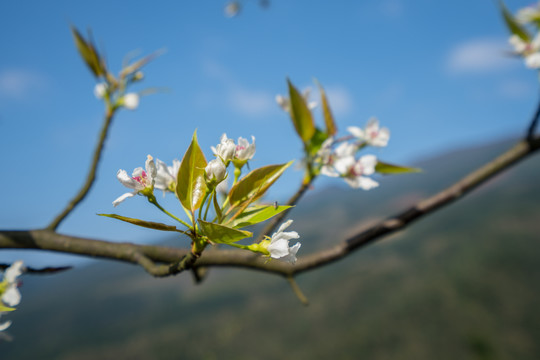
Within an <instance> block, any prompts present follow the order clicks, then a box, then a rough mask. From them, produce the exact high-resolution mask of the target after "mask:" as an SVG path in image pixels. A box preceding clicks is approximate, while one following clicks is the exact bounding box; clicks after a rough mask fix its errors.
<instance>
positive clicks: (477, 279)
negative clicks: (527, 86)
mask: <svg viewBox="0 0 540 360" xmlns="http://www.w3.org/2000/svg"><path fill="white" fill-rule="evenodd" d="M508 146H509V143H507V142H504V143H498V144H493V145H491V146H485V147H482V148H478V149H464V150H460V151H456V152H453V153H449V154H447V155H444V156H441V157H438V158H436V159H431V160H429V161H424V162H422V163H420V164H417V165H419V166H421V167H422V168H423V169H424V170H425V171H424V172H423V173H422V174H413V175H409V176H400V177H392V178H385V179H382V186H381V187H380V188H378V189H376V190H374V191H370V192H364V191H352V190H349V189H346V188H344V187H336V188H331V189H324V190H319V189H317V190H316V191H315V192H314V193H311V194H309V196H307V197H306V200H305V201H304V202H303V203H301V204H300V205H299V206H298V207H297V209H295V213H294V215H293V217H294V219H295V223H294V225H295V230H297V231H298V232H299V233H300V234H301V235H302V254H306V253H309V252H311V251H314V250H315V249H318V248H321V247H324V246H326V245H329V244H331V243H332V242H333V241H336V239H341V238H342V237H343V236H346V235H347V234H351V233H352V232H353V231H355V230H358V229H359V228H360V227H361V226H362V224H364V225H365V224H367V223H370V222H372V221H374V220H376V219H378V218H380V217H381V216H383V215H384V216H386V215H391V214H392V213H394V212H396V211H399V210H401V209H403V208H405V207H406V206H408V205H411V204H413V203H414V202H415V201H417V200H418V199H420V198H423V197H426V196H429V195H430V194H433V193H434V192H436V191H438V190H441V189H442V188H444V187H445V186H448V185H450V184H451V183H452V182H454V181H455V180H457V179H458V178H460V177H461V176H463V175H465V174H466V173H467V172H468V171H470V170H471V169H473V168H474V167H476V166H478V165H480V164H482V163H483V162H485V161H486V160H488V159H490V158H491V157H493V156H494V155H495V154H496V153H498V152H500V151H502V150H504V149H505V148H507V147H508ZM539 180H540V157H538V156H537V157H533V158H529V159H527V160H525V161H524V162H522V163H521V164H519V165H518V166H517V167H515V168H514V169H513V170H511V171H509V172H507V173H504V174H502V175H501V176H499V177H498V178H496V179H495V180H493V181H491V182H490V183H489V184H487V185H486V186H485V187H484V188H482V189H479V190H478V191H477V192H475V193H474V194H472V195H471V196H469V197H467V198H466V199H463V200H461V201H459V202H458V203H455V204H453V205H451V206H449V207H448V208H445V209H443V210H441V211H439V212H437V213H436V214H433V215H430V216H429V217H428V218H426V219H424V220H421V221H420V222H418V223H416V224H414V225H413V226H411V227H410V228H409V229H407V230H406V231H404V232H402V233H400V234H397V235H394V236H392V237H391V238H388V239H385V240H383V241H381V242H379V243H377V244H375V245H372V246H370V247H368V248H366V249H364V250H362V251H360V252H358V253H357V254H354V255H352V256H350V257H349V258H347V259H345V260H344V261H342V262H339V263H337V264H335V265H332V266H329V267H326V268H324V269H321V270H317V271H314V272H310V273H307V274H304V275H302V276H300V277H299V279H298V282H299V285H300V286H301V288H302V289H303V290H304V292H305V294H306V295H307V296H308V298H309V299H310V301H311V304H310V306H308V307H303V306H302V305H301V304H300V303H299V301H298V300H297V299H296V298H295V297H294V295H293V293H292V291H291V290H290V288H289V287H288V285H287V283H286V282H285V281H284V280H283V279H281V278H278V277H275V276H271V275H267V274H263V273H258V272H247V271H243V270H232V269H211V271H210V274H209V277H208V279H207V280H206V281H205V282H204V283H203V284H202V285H200V286H197V285H193V284H192V282H191V279H190V277H189V276H186V275H183V276H179V277H172V278H168V279H153V278H151V277H150V276H148V275H146V273H144V271H142V270H141V269H139V268H137V267H135V266H130V265H123V264H117V263H113V262H108V261H100V262H97V263H96V264H95V265H91V266H87V267H84V268H80V269H75V270H73V271H70V272H66V273H63V274H59V275H55V276H48V277H37V276H35V277H26V278H25V279H24V286H23V287H22V289H21V290H22V292H23V302H22V303H21V305H20V307H19V310H18V311H16V312H15V313H13V314H12V315H10V317H11V319H12V320H13V321H14V324H13V326H12V328H11V329H10V334H11V336H12V337H13V338H14V341H13V342H9V343H8V342H3V343H0V354H1V355H0V356H1V359H36V358H37V359H77V360H81V359H92V360H94V359H369V360H383V359H414V360H419V359H426V360H428V359H429V360H432V359H437V360H445V359H448V360H455V359H471V360H474V359H478V360H488V359H493V360H498V359H525V360H526V359H531V360H532V359H540V342H538V339H540V310H539V308H538V304H539V303H540V288H539V287H538V284H539V280H540V241H539V240H540V236H539V234H540V181H539Z"/></svg>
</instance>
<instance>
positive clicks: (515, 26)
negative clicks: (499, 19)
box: [499, 0, 531, 42]
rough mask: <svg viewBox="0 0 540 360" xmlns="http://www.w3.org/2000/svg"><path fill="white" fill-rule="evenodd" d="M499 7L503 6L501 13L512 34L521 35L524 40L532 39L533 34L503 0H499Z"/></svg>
mask: <svg viewBox="0 0 540 360" xmlns="http://www.w3.org/2000/svg"><path fill="white" fill-rule="evenodd" d="M499 7H500V8H501V13H502V16H503V18H504V22H505V23H506V26H507V27H508V30H510V32H511V33H512V34H514V35H517V36H519V37H520V38H521V40H523V41H526V42H529V41H531V35H530V34H529V32H528V31H527V29H525V28H524V27H523V26H521V24H520V23H518V22H517V20H516V19H515V18H514V16H513V15H512V13H510V11H508V9H507V8H506V6H505V5H504V2H503V1H502V0H501V1H499Z"/></svg>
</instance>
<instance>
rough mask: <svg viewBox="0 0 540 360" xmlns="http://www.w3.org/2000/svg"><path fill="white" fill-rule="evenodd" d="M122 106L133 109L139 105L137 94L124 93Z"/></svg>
mask: <svg viewBox="0 0 540 360" xmlns="http://www.w3.org/2000/svg"><path fill="white" fill-rule="evenodd" d="M123 100H124V101H123V103H124V107H125V108H126V109H129V110H135V109H136V108H137V107H138V106H139V95H137V94H135V93H128V94H126V95H124V99H123Z"/></svg>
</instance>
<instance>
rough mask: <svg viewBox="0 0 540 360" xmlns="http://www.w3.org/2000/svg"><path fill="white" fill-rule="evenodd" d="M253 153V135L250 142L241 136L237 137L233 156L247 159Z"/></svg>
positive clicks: (249, 158) (242, 159) (250, 157)
mask: <svg viewBox="0 0 540 360" xmlns="http://www.w3.org/2000/svg"><path fill="white" fill-rule="evenodd" d="M253 155H255V136H253V135H252V136H251V144H250V143H249V141H247V139H244V138H243V137H239V138H238V145H236V152H235V158H236V159H237V160H240V161H248V160H251V159H252V158H253Z"/></svg>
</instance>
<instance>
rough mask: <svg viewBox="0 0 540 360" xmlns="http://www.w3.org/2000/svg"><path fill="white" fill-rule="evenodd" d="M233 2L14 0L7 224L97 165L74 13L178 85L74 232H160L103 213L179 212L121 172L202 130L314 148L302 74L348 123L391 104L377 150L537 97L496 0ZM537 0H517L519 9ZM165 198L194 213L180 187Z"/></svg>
mask: <svg viewBox="0 0 540 360" xmlns="http://www.w3.org/2000/svg"><path fill="white" fill-rule="evenodd" d="M154 4H157V3H154ZM225 4H226V1H217V0H215V1H176V2H173V1H169V2H159V5H151V3H150V2H148V1H129V2H123V1H115V2H111V1H100V0H98V1H93V2H91V3H88V2H87V3H83V2H75V1H67V0H66V1H54V2H49V1H47V2H44V1H11V2H2V3H0V30H1V31H0V54H1V56H0V134H1V138H2V141H1V142H0V150H1V151H2V154H4V156H5V157H4V161H3V169H4V170H3V171H2V176H1V177H0V179H1V180H0V187H1V188H2V189H3V206H2V207H1V208H0V228H4V229H5V228H8V229H22V228H39V227H43V226H46V225H47V223H48V222H49V221H50V220H51V219H52V218H53V216H54V215H55V214H56V213H57V212H59V211H60V210H61V209H62V208H63V206H64V205H65V204H66V202H67V201H68V200H69V199H70V198H71V197H72V196H73V195H74V194H75V192H76V191H77V190H78V188H79V187H80V186H81V184H82V182H83V179H84V177H85V175H86V171H87V168H88V165H89V161H90V152H91V151H92V150H93V147H94V143H95V141H96V138H97V133H98V130H99V128H100V125H101V120H102V113H103V106H102V104H101V103H100V102H99V101H98V100H97V99H95V97H94V95H93V87H94V85H95V80H94V78H93V77H92V75H91V74H90V72H89V71H88V70H87V68H86V67H85V65H84V64H83V63H82V61H81V60H80V59H79V57H78V54H77V52H76V50H75V47H74V45H73V41H72V38H71V34H70V31H69V25H70V24H73V25H75V26H76V27H78V28H79V29H81V30H82V31H83V32H84V30H85V29H87V28H91V29H92V31H93V34H94V38H95V40H96V43H97V44H98V47H99V48H100V50H102V51H103V52H104V53H105V54H106V57H107V60H108V65H109V68H111V69H113V70H114V71H115V72H117V71H118V70H119V69H120V64H121V62H122V59H123V58H124V56H125V55H126V54H128V53H130V52H133V51H138V54H140V55H145V54H149V53H151V52H153V51H156V50H159V49H166V53H165V54H164V55H162V56H160V57H159V58H157V59H156V60H155V61H153V62H152V63H151V64H149V65H148V66H147V67H145V69H144V73H145V80H144V81H143V82H142V84H140V85H138V87H137V88H134V90H142V89H144V88H145V87H162V88H167V89H168V91H166V92H163V93H159V94H154V95H151V96H147V97H144V98H142V100H141V103H140V107H139V108H138V109H137V110H136V111H127V110H126V111H122V112H120V114H119V116H118V117H117V118H116V119H115V122H114V124H113V126H112V129H111V132H110V137H109V139H108V141H107V144H106V152H105V154H104V159H103V162H102V163H101V165H100V167H99V173H98V181H97V183H96V184H95V186H94V188H93V190H92V192H91V194H90V196H89V198H88V199H87V200H85V202H84V203H83V204H82V205H81V206H79V208H77V210H76V211H75V212H74V213H73V214H72V215H71V216H70V217H69V218H68V219H67V220H66V221H65V223H64V224H63V225H62V226H61V228H60V231H61V232H63V233H68V234H73V235H80V236H92V237H97V238H104V239H110V240H116V241H133V242H137V243H141V242H145V241H148V239H155V238H156V236H155V234H154V232H151V231H149V230H148V231H147V230H144V229H140V228H135V227H132V226H129V225H127V224H122V223H117V222H115V221H113V220H111V219H105V218H101V217H98V216H96V215H95V214H96V213H101V212H105V213H107V212H117V213H120V214H122V215H126V216H133V217H141V218H145V219H148V220H154V221H167V219H165V218H164V217H162V215H161V214H160V213H158V212H156V211H154V209H152V208H150V206H149V205H148V204H147V203H146V202H145V201H144V199H143V198H135V199H130V200H128V201H126V202H125V203H123V204H122V205H120V206H119V207H118V208H117V209H114V210H113V207H112V205H111V202H112V200H114V199H115V198H116V197H117V196H119V195H121V194H122V193H124V192H125V188H123V187H122V186H121V185H120V183H119V182H118V181H117V180H116V177H115V175H116V172H117V170H118V169H119V168H123V169H126V170H128V172H131V170H132V169H133V168H135V167H137V166H141V165H142V164H143V163H144V159H145V158H146V155H147V154H152V155H153V156H154V157H157V158H159V159H161V160H164V161H165V162H168V163H169V162H171V161H172V159H174V158H181V157H182V155H183V153H184V151H185V150H186V148H187V146H188V144H189V141H190V138H191V135H192V133H193V131H194V130H195V129H197V131H198V135H199V141H200V143H201V145H202V146H203V148H204V149H206V150H207V157H210V156H211V152H210V146H212V145H215V144H217V142H218V140H219V136H220V135H221V134H222V133H223V132H226V133H227V134H228V135H229V136H230V137H233V138H237V137H239V136H243V137H250V136H251V135H254V136H255V137H256V139H257V154H256V158H255V159H254V161H253V163H252V167H259V166H263V165H267V164H271V163H282V162H286V161H289V160H291V159H293V158H296V159H298V158H299V157H300V156H301V152H300V150H301V145H300V142H299V141H298V140H297V139H296V137H295V133H294V130H293V127H292V125H291V123H290V121H289V118H288V116H287V115H286V114H285V113H284V112H283V111H282V110H281V109H280V108H279V107H278V106H277V105H276V104H275V101H274V97H275V95H276V94H278V93H282V94H284V93H285V92H286V82H285V79H286V77H289V78H290V79H291V80H292V81H293V82H294V83H295V84H296V85H297V86H298V87H299V88H304V87H305V86H312V87H313V82H312V79H313V78H317V79H318V80H319V81H320V82H321V83H322V84H323V85H324V87H325V88H326V90H327V92H328V95H329V98H330V103H331V106H332V107H333V110H334V113H335V116H336V118H337V122H338V127H339V128H340V130H341V133H344V129H345V128H346V127H347V126H350V125H358V126H362V125H364V124H365V122H366V121H367V120H368V118H369V117H371V116H377V117H378V118H379V119H380V121H381V124H382V125H384V126H387V127H389V128H390V130H391V132H392V136H391V139H390V144H389V146H388V147H387V148H385V149H382V150H378V151H376V152H375V153H376V154H377V155H378V156H379V157H380V158H382V159H383V160H386V161H389V162H394V163H403V164H414V162H415V161H416V160H418V159H421V158H426V157H430V156H434V155H435V154H437V153H441V152H444V151H447V150H449V149H452V148H456V147H460V146H465V145H474V144H482V143H485V142H488V141H491V140H493V139H500V138H504V137H509V136H515V135H519V134H521V133H522V132H523V131H524V129H525V127H526V123H527V119H528V117H529V116H530V115H531V114H532V112H533V109H534V107H535V102H536V101H537V96H538V78H537V76H536V74H535V73H534V72H532V71H530V70H527V69H525V67H524V65H523V64H522V62H521V61H520V60H518V59H513V58H510V57H508V56H506V55H505V51H507V50H509V49H510V48H509V46H508V45H507V38H508V33H507V30H506V28H505V26H504V24H503V22H502V20H501V17H500V15H499V13H498V10H497V7H496V3H495V2H494V1H463V0H461V1H451V2H450V1H448V2H447V1H444V2H443V1H428V0H417V1H414V2H411V1H404V0H377V1H352V0H351V1H345V0H341V1H340V0H338V1H323V0H320V1H313V0H294V1H291V0H272V1H271V3H270V7H269V8H268V9H262V8H261V7H259V6H258V5H257V3H256V1H244V5H245V6H244V8H243V11H242V12H241V13H240V15H239V16H237V17H235V18H228V17H226V16H224V13H223V8H224V6H225ZM528 4H529V2H524V1H512V2H510V1H509V2H508V5H509V7H510V8H511V9H512V10H515V9H517V8H519V7H521V6H525V5H528ZM314 95H316V94H314ZM316 113H317V114H318V115H319V112H317V110H316ZM319 120H320V118H319ZM300 177H301V174H300V172H298V171H294V170H290V171H288V173H287V174H286V175H284V177H283V178H282V179H281V180H280V182H279V183H278V185H277V187H276V188H275V189H274V190H273V192H271V193H270V198H272V199H274V198H275V199H279V200H281V199H284V198H286V197H287V195H288V194H289V193H290V192H291V191H292V190H293V189H294V188H295V186H297V184H298V183H299V182H300ZM334 181H336V180H334ZM330 183H332V182H331V181H330V179H324V180H320V181H318V182H317V183H316V184H315V185H316V188H321V187H323V186H325V185H327V184H330ZM376 191H384V186H382V187H380V188H378V189H377V190H376ZM164 204H166V205H167V207H168V208H170V210H171V211H173V212H176V213H181V211H180V210H179V208H178V207H177V205H176V204H175V202H174V201H172V199H165V200H164ZM28 256H30V255H26V253H20V252H13V251H4V252H2V253H0V262H4V261H10V260H11V259H13V258H14V257H25V258H28V259H29V261H31V262H32V264H35V265H37V266H39V265H46V263H47V262H50V261H52V260H51V259H52V258H50V257H45V256H43V255H42V254H38V255H32V256H31V257H28ZM59 261H60V260H59ZM61 261H63V260H61ZM65 261H68V260H65Z"/></svg>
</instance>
